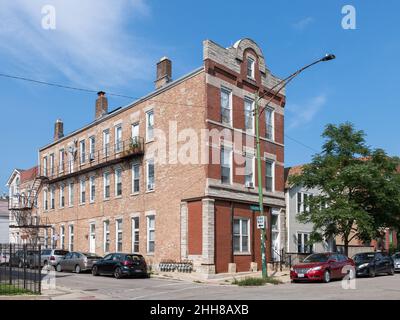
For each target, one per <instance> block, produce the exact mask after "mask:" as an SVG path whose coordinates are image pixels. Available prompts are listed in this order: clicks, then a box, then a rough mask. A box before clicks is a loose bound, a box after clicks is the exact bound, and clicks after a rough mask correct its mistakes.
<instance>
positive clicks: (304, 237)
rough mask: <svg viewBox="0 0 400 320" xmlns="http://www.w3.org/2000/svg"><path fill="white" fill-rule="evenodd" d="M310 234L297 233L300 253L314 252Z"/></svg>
mask: <svg viewBox="0 0 400 320" xmlns="http://www.w3.org/2000/svg"><path fill="white" fill-rule="evenodd" d="M309 241H310V234H309V233H303V232H298V233H297V252H298V253H312V245H311V244H310V243H309Z"/></svg>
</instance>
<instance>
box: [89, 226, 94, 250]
mask: <svg viewBox="0 0 400 320" xmlns="http://www.w3.org/2000/svg"><path fill="white" fill-rule="evenodd" d="M89 252H91V253H95V252H96V225H95V224H94V223H92V224H91V225H90V236H89Z"/></svg>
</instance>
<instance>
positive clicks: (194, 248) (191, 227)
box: [188, 201, 203, 255]
mask: <svg viewBox="0 0 400 320" xmlns="http://www.w3.org/2000/svg"><path fill="white" fill-rule="evenodd" d="M202 232H203V226H202V202H201V201H193V202H189V203H188V253H189V254H190V255H191V254H201V253H202V249H203V248H202Z"/></svg>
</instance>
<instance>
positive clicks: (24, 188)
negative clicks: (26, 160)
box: [6, 166, 39, 244]
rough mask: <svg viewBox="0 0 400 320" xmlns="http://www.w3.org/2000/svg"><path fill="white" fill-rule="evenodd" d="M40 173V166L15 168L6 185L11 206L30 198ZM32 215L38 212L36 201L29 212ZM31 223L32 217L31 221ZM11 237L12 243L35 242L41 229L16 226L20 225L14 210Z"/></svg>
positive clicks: (11, 221)
mask: <svg viewBox="0 0 400 320" xmlns="http://www.w3.org/2000/svg"><path fill="white" fill-rule="evenodd" d="M37 174H38V166H35V167H33V168H30V169H27V170H22V169H14V170H13V172H12V173H11V175H10V177H9V179H8V181H7V184H6V186H7V187H8V190H9V196H8V198H9V206H10V207H16V206H18V205H19V203H20V202H21V201H24V199H26V200H27V199H28V198H29V197H30V195H31V192H32V187H33V183H34V181H35V178H36V176H37ZM29 214H30V215H32V216H35V215H36V214H37V208H36V207H35V203H34V206H33V209H32V210H31V212H30V213H29ZM29 223H31V219H30V221H29ZM9 225H10V228H9V237H8V239H9V240H8V241H9V242H10V243H18V244H21V243H33V242H36V240H37V239H36V237H37V236H39V234H38V233H37V232H38V231H39V230H37V229H36V230H35V229H21V228H16V226H18V225H19V223H18V221H17V220H16V217H15V215H14V214H13V211H12V210H10V212H9Z"/></svg>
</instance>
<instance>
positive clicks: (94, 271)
mask: <svg viewBox="0 0 400 320" xmlns="http://www.w3.org/2000/svg"><path fill="white" fill-rule="evenodd" d="M92 275H94V276H95V277H97V276H98V275H99V271H98V269H97V267H96V266H94V267H93V269H92Z"/></svg>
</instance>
